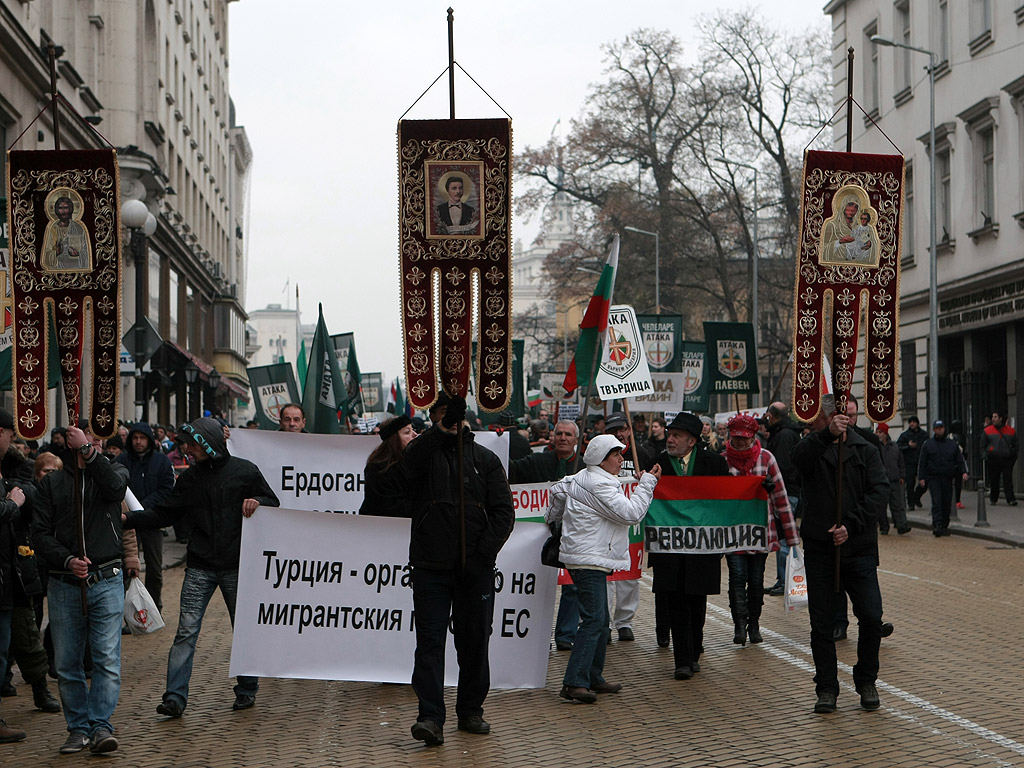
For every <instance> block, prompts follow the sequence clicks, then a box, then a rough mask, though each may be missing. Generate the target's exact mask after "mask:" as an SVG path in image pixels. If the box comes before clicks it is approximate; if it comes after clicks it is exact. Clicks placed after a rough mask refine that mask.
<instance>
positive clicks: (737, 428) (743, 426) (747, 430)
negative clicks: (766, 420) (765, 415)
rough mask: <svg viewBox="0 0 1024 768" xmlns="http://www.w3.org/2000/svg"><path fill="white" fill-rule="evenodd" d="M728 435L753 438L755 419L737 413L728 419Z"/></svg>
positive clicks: (755, 427)
mask: <svg viewBox="0 0 1024 768" xmlns="http://www.w3.org/2000/svg"><path fill="white" fill-rule="evenodd" d="M729 434H730V435H732V436H733V437H753V436H754V435H756V434H757V419H755V418H754V417H753V416H749V415H747V414H745V413H738V414H736V415H735V416H733V417H732V418H731V419H729Z"/></svg>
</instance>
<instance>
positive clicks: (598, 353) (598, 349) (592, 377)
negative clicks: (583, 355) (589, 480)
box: [572, 334, 604, 472]
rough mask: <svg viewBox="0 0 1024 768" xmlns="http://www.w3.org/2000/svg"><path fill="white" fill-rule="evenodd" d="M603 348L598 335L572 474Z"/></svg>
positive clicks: (577, 463) (585, 424)
mask: <svg viewBox="0 0 1024 768" xmlns="http://www.w3.org/2000/svg"><path fill="white" fill-rule="evenodd" d="M603 348H604V336H603V335H602V334H598V337H597V344H595V345H594V359H593V360H591V361H590V376H589V377H588V378H587V392H586V395H585V397H584V398H583V413H582V414H581V415H580V422H581V425H580V430H579V432H580V434H579V437H578V438H577V439H576V456H575V457H574V458H573V462H572V469H573V472H576V471H578V470H579V466H580V454H581V453H582V451H583V431H584V430H585V429H586V426H587V409H588V408H589V407H590V391H591V388H592V387H593V386H594V380H595V379H596V378H597V365H598V362H599V361H600V359H601V350H602V349H603Z"/></svg>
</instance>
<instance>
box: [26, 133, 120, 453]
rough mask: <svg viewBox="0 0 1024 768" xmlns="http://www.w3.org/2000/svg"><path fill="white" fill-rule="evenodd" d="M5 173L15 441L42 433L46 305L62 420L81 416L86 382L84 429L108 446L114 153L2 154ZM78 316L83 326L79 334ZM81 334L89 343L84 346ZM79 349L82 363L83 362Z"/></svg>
mask: <svg viewBox="0 0 1024 768" xmlns="http://www.w3.org/2000/svg"><path fill="white" fill-rule="evenodd" d="M7 168H8V176H7V206H8V209H7V211H8V212H7V216H8V221H10V225H11V234H10V257H11V274H12V276H13V280H12V288H13V297H12V298H13V301H14V307H15V312H14V329H13V330H14V333H13V348H14V355H13V367H14V371H13V382H14V383H13V390H14V420H15V423H16V424H17V427H18V432H19V433H20V434H21V436H22V437H24V438H26V439H29V440H31V439H38V438H41V437H42V436H43V435H44V434H45V433H46V420H47V393H46V380H47V373H48V371H47V362H46V361H47V359H48V356H47V353H48V348H47V347H48V339H49V338H50V336H49V334H48V333H47V327H46V322H47V321H46V316H47V311H46V307H47V305H50V306H52V307H53V311H54V313H55V316H56V325H57V334H56V336H57V348H58V357H59V360H60V367H61V379H62V382H63V386H64V398H65V400H66V402H67V406H68V419H69V420H71V419H77V418H78V416H79V414H80V408H81V397H82V374H83V371H85V372H87V373H88V375H89V377H90V383H91V386H90V392H91V398H92V402H91V408H90V411H89V414H88V415H89V416H90V422H91V424H92V429H93V431H94V432H95V434H96V435H98V436H99V437H110V436H112V435H113V434H114V433H115V432H116V430H117V392H118V373H119V372H118V352H119V347H120V344H121V329H120V322H121V303H120V302H121V271H120V263H121V261H120V252H121V227H120V224H119V212H120V199H119V186H118V166H117V153H116V152H115V151H114V150H112V149H109V150H108V149H97V150H65V151H49V152H40V151H32V152H29V151H16V150H11V151H10V152H8V153H7ZM87 309H88V310H89V314H90V318H91V326H87V325H86V310H87ZM88 327H91V331H92V333H91V337H92V338H91V344H90V345H88V346H87V345H86V343H85V340H86V335H87V334H86V328H88ZM87 349H88V350H89V352H90V354H91V359H89V360H83V353H84V352H85V351H86V350H87ZM83 363H85V364H86V365H83Z"/></svg>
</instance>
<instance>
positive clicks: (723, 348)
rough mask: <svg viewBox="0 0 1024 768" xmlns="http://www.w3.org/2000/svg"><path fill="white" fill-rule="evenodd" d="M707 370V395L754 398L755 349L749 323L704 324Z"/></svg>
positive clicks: (755, 380) (755, 384)
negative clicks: (723, 394)
mask: <svg viewBox="0 0 1024 768" xmlns="http://www.w3.org/2000/svg"><path fill="white" fill-rule="evenodd" d="M704 344H705V346H706V347H707V358H706V360H707V366H706V367H705V369H704V375H705V376H706V377H707V380H708V388H709V391H710V392H711V394H715V395H717V394H722V393H725V394H732V393H734V392H735V393H738V394H741V395H742V394H747V393H752V394H756V393H757V392H759V391H760V390H759V387H758V382H757V345H756V344H755V343H754V326H753V325H751V324H750V323H709V322H705V323H704Z"/></svg>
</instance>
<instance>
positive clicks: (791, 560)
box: [784, 547, 807, 611]
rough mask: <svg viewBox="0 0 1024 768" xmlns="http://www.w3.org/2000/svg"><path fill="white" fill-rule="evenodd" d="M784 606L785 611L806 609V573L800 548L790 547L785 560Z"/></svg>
mask: <svg viewBox="0 0 1024 768" xmlns="http://www.w3.org/2000/svg"><path fill="white" fill-rule="evenodd" d="M784 604H785V606H786V610H787V611H795V610H797V609H798V608H806V607H807V571H806V569H805V568H804V553H803V552H802V551H801V550H800V547H790V549H789V557H787V558H786V591H785V599H784Z"/></svg>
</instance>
